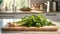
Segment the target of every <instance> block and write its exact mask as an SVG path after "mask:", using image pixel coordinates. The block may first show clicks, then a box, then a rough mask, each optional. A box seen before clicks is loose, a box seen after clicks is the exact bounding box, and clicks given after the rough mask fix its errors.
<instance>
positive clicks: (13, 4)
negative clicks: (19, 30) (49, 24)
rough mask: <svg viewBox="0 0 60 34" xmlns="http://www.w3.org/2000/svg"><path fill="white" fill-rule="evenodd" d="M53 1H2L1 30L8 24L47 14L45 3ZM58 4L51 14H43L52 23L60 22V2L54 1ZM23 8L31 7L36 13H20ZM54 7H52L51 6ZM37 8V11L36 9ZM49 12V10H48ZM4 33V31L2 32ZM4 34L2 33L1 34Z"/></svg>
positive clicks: (0, 13) (0, 9)
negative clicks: (23, 18) (27, 17)
mask: <svg viewBox="0 0 60 34" xmlns="http://www.w3.org/2000/svg"><path fill="white" fill-rule="evenodd" d="M48 1H52V0H2V1H1V2H2V3H1V4H0V28H2V27H4V26H5V25H6V24H7V23H8V22H14V21H19V20H20V19H21V18H22V17H24V16H30V15H32V14H35V15H38V14H41V13H39V11H40V12H43V10H44V9H45V10H44V11H45V12H47V6H46V5H45V3H47V2H48ZM54 1H55V2H57V4H56V6H55V7H56V10H55V11H54V12H53V11H52V12H49V13H42V14H43V16H45V17H46V18H48V20H50V21H54V22H57V23H59V22H60V13H59V10H60V0H54ZM44 6H45V7H44ZM23 7H29V8H31V9H33V10H36V11H35V12H30V11H29V12H24V11H20V9H21V8H23ZM51 7H52V6H51ZM36 8H37V9H36ZM41 8H42V9H41ZM48 10H49V9H48ZM0 31H1V32H2V30H0ZM1 34H2V33H1Z"/></svg>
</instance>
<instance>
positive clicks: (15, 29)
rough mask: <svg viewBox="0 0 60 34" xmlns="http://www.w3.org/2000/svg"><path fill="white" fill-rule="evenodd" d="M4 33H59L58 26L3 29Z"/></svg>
mask: <svg viewBox="0 0 60 34" xmlns="http://www.w3.org/2000/svg"><path fill="white" fill-rule="evenodd" d="M2 30H3V31H57V30H58V27H57V26H44V27H3V28H2Z"/></svg>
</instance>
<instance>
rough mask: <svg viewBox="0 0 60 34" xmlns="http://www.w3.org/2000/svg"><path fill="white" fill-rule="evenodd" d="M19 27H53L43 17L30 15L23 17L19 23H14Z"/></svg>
mask: <svg viewBox="0 0 60 34" xmlns="http://www.w3.org/2000/svg"><path fill="white" fill-rule="evenodd" d="M16 23H17V24H18V25H19V26H27V27H43V26H51V25H53V26H54V25H55V24H53V23H52V22H48V21H47V18H45V17H43V15H31V16H28V17H26V16H25V17H23V18H22V20H21V21H18V22H16Z"/></svg>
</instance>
